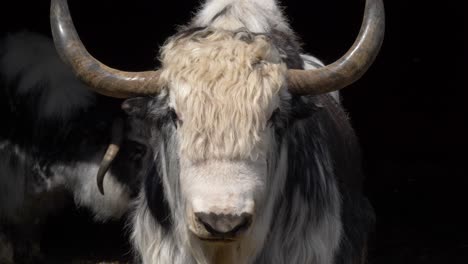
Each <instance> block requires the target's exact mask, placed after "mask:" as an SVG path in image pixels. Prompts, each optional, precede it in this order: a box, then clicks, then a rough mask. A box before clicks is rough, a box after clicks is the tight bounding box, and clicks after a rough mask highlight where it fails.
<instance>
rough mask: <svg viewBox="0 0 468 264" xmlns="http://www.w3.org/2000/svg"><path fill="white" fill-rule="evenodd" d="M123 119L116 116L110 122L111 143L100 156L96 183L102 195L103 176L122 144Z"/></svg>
mask: <svg viewBox="0 0 468 264" xmlns="http://www.w3.org/2000/svg"><path fill="white" fill-rule="evenodd" d="M123 129H124V128H123V121H122V119H120V118H118V119H116V120H114V123H113V124H112V132H111V143H110V144H109V146H108V147H107V150H106V153H105V154H104V157H103V158H102V161H101V165H100V166H99V170H98V173H97V176H96V183H97V186H98V189H99V192H100V193H101V194H102V195H104V176H106V173H107V171H108V170H109V168H110V166H111V164H112V162H113V161H114V159H115V157H116V156H117V154H118V153H119V150H120V145H121V144H122V139H123Z"/></svg>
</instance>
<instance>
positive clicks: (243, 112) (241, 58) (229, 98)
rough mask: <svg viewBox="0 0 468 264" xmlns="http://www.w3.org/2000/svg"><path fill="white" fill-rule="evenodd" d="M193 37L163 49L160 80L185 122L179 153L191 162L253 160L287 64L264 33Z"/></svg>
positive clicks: (218, 32) (208, 32)
mask: <svg viewBox="0 0 468 264" xmlns="http://www.w3.org/2000/svg"><path fill="white" fill-rule="evenodd" d="M195 34H196V35H193V36H190V37H186V38H181V39H175V40H173V41H171V42H169V43H168V44H167V45H166V46H165V47H164V48H163V51H162V62H163V73H162V79H163V81H164V82H165V84H166V86H168V87H169V89H170V95H171V96H170V98H171V100H172V101H171V106H172V107H173V108H174V109H175V110H176V112H177V114H178V116H179V119H180V120H181V121H182V125H181V127H180V129H179V130H178V131H179V133H180V139H181V151H182V153H183V154H186V155H187V156H188V157H189V158H190V159H192V160H199V159H206V158H221V159H222V158H234V159H235V158H255V157H251V155H254V154H255V153H254V152H253V151H252V149H253V148H254V147H257V146H258V145H259V144H260V140H261V138H262V137H261V133H262V132H263V131H264V129H265V127H266V124H267V121H268V119H269V117H270V116H271V114H272V112H273V110H274V109H276V108H277V107H278V104H279V97H278V93H279V91H280V89H281V88H282V87H283V85H284V82H285V76H286V66H285V64H283V63H282V62H281V61H280V55H279V53H278V51H277V50H276V49H275V48H274V47H273V46H272V45H271V44H270V42H268V40H267V39H266V37H265V36H263V35H258V36H251V35H248V34H249V33H246V32H237V33H233V32H230V31H224V30H216V31H212V30H210V29H207V30H205V31H203V32H198V33H195ZM247 35H248V36H247ZM243 38H252V39H251V41H244V40H242V39H243Z"/></svg>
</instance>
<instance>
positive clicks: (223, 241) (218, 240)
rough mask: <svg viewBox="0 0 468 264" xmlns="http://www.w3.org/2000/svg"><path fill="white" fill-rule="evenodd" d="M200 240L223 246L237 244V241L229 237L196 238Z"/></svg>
mask: <svg viewBox="0 0 468 264" xmlns="http://www.w3.org/2000/svg"><path fill="white" fill-rule="evenodd" d="M196 237H197V238H198V239H200V240H201V241H203V242H207V243H221V244H229V243H233V242H236V241H237V239H234V238H228V237H200V236H196Z"/></svg>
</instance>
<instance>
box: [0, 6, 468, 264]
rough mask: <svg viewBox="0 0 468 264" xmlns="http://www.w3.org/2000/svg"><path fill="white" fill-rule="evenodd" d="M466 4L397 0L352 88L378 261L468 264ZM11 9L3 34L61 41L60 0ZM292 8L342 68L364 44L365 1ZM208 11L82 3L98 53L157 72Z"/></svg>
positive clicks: (314, 49)
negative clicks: (54, 28)
mask: <svg viewBox="0 0 468 264" xmlns="http://www.w3.org/2000/svg"><path fill="white" fill-rule="evenodd" d="M4 2H5V3H7V2H8V1H4ZM304 2H307V3H306V4H305V3H304ZM455 2H456V1H445V2H442V1H425V0H412V1H405V0H386V1H385V5H386V14H387V30H386V37H385V41H384V44H383V47H382V50H381V53H380V55H379V57H378V58H377V60H376V62H375V63H374V65H373V67H371V69H370V70H369V71H368V73H367V74H366V75H365V76H364V77H363V78H362V79H361V80H360V81H358V82H357V83H355V84H353V85H351V86H350V87H348V88H346V89H345V90H343V91H342V95H343V104H344V105H345V107H346V109H347V110H348V111H349V114H350V116H351V120H352V123H353V126H354V127H355V129H356V132H357V134H358V136H359V138H360V141H361V145H362V149H363V153H364V160H365V161H364V167H365V171H366V175H367V180H366V188H365V191H366V194H367V196H368V197H369V198H370V200H371V202H372V204H373V206H374V207H375V210H376V212H377V231H376V234H375V237H374V241H373V242H374V243H373V246H372V247H371V249H370V253H371V254H370V259H369V262H370V263H412V264H415V263H468V227H467V226H468V214H467V213H466V211H467V210H468V200H467V198H468V196H467V195H466V193H467V192H468V188H467V187H468V183H467V181H468V180H467V178H468V169H467V163H468V154H467V147H468V144H467V135H468V133H467V132H468V129H467V122H468V120H467V119H468V111H467V103H468V100H467V92H466V90H467V88H468V86H467V78H466V77H465V76H466V74H467V67H466V66H467V64H466V59H467V54H466V48H465V47H466V45H467V43H466V42H467V32H466V20H463V13H465V14H466V12H465V9H464V7H463V6H462V5H463V1H458V3H455ZM9 4H10V5H9V6H6V5H3V6H2V7H1V9H0V10H1V11H0V12H1V13H0V17H1V18H2V19H3V21H2V23H1V25H0V26H1V27H2V28H1V34H2V37H3V36H4V34H5V33H7V32H15V31H18V30H23V29H27V30H29V31H34V32H41V33H43V34H46V35H49V36H50V30H49V21H48V12H49V1H42V0H41V1H37V0H36V1H9ZM282 4H283V5H284V6H285V7H286V9H285V11H286V15H287V17H288V18H289V19H290V22H291V24H292V27H293V29H294V30H295V31H296V32H297V33H298V35H299V36H300V37H301V38H302V40H303V42H304V49H305V50H306V51H307V52H308V53H310V54H312V55H315V56H317V57H318V58H320V59H322V60H323V61H324V62H326V63H330V62H333V61H334V60H335V59H338V58H339V57H340V55H342V54H344V52H346V50H347V49H348V48H349V47H350V46H351V44H352V42H353V41H354V38H355V37H356V34H357V32H358V30H359V25H360V23H361V18H362V9H363V6H364V1H363V0H326V1H318V0H317V1H299V0H289V1H286V0H284V1H282ZM196 7H198V1H197V0H191V1H157V0H139V1H127V2H120V1H119V2H118V1H111V0H100V1H96V0H93V1H92V0H80V1H70V8H71V12H72V16H73V18H74V20H75V24H76V26H77V29H78V32H79V34H80V36H81V38H82V40H83V42H84V43H85V45H86V46H87V47H88V49H89V51H90V52H91V53H92V54H93V55H94V56H95V57H97V58H98V59H99V60H101V61H103V62H104V63H106V64H108V65H110V66H113V67H117V68H119V69H123V70H134V71H137V70H147V69H151V68H153V67H155V66H156V65H157V60H156V57H157V51H158V47H159V46H161V45H162V44H163V43H164V40H165V39H166V38H167V37H169V36H170V35H172V34H173V33H174V32H175V30H176V25H182V24H185V23H186V22H187V21H188V20H189V19H190V17H191V16H192V12H193V11H194V10H195V8H196Z"/></svg>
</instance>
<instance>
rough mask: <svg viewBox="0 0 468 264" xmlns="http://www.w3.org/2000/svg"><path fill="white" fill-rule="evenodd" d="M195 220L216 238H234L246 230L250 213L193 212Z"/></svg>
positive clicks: (249, 221)
mask: <svg viewBox="0 0 468 264" xmlns="http://www.w3.org/2000/svg"><path fill="white" fill-rule="evenodd" d="M195 216H196V217H197V220H198V222H199V223H200V224H202V225H203V226H204V227H205V229H206V231H208V232H209V233H210V234H211V235H212V236H214V237H216V238H234V237H236V236H239V235H240V234H241V233H243V232H244V231H246V230H247V229H248V228H249V226H250V224H251V223H252V215H251V214H248V213H243V214H241V215H231V214H214V213H209V214H206V213H195Z"/></svg>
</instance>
